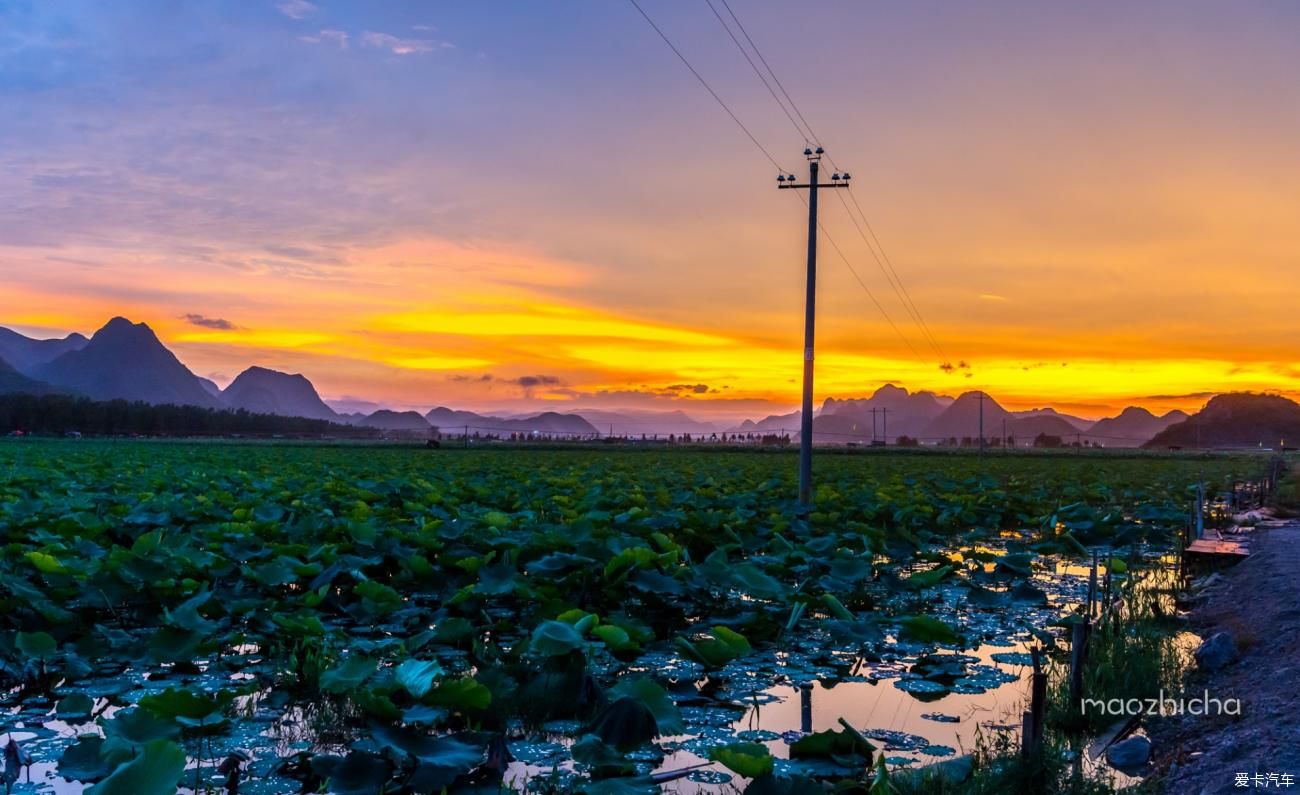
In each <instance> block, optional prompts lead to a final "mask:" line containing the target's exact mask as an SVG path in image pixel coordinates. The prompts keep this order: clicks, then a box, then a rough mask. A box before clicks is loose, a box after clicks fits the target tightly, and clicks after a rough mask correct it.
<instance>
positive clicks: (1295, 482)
mask: <svg viewBox="0 0 1300 795" xmlns="http://www.w3.org/2000/svg"><path fill="white" fill-rule="evenodd" d="M1270 505H1271V506H1272V508H1273V512H1274V513H1275V514H1277V515H1278V516H1280V517H1283V518H1286V519H1294V518H1296V517H1300V476H1297V474H1296V472H1295V470H1291V471H1290V472H1288V473H1287V474H1286V475H1285V476H1284V477H1283V478H1282V479H1281V480H1280V481H1278V484H1277V488H1276V489H1275V490H1274V492H1273V499H1272V500H1271V501H1270Z"/></svg>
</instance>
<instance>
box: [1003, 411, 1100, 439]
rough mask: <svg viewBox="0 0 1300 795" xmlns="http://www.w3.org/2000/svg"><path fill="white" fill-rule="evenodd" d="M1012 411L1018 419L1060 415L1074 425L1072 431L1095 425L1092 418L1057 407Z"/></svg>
mask: <svg viewBox="0 0 1300 795" xmlns="http://www.w3.org/2000/svg"><path fill="white" fill-rule="evenodd" d="M1011 413H1012V414H1013V415H1015V417H1016V418H1017V419H1022V420H1027V419H1033V418H1035V417H1059V418H1061V419H1063V420H1065V421H1066V422H1067V423H1069V424H1070V425H1072V426H1074V430H1073V431H1071V433H1074V432H1077V431H1086V430H1088V429H1090V428H1091V427H1092V426H1093V425H1094V422H1093V421H1092V420H1085V419H1084V418H1083V417H1076V416H1074V415H1072V414H1063V413H1061V412H1059V411H1057V410H1056V409H1054V408H1049V407H1044V408H1041V409H1028V410H1027V411H1013V412H1011Z"/></svg>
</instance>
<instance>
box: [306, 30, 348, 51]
mask: <svg viewBox="0 0 1300 795" xmlns="http://www.w3.org/2000/svg"><path fill="white" fill-rule="evenodd" d="M298 38H299V39H301V40H302V41H305V42H307V43H308V44H333V45H334V46H336V47H338V48H339V49H340V50H346V49H347V48H348V32H347V31H346V30H330V29H326V30H322V31H321V32H320V33H317V34H316V35H314V36H299V37H298Z"/></svg>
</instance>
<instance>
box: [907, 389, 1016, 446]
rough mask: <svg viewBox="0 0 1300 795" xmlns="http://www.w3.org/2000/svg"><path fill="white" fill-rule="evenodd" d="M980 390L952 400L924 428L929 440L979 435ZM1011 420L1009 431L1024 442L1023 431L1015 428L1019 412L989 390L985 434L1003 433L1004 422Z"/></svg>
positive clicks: (986, 398) (1008, 423)
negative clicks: (1007, 407)
mask: <svg viewBox="0 0 1300 795" xmlns="http://www.w3.org/2000/svg"><path fill="white" fill-rule="evenodd" d="M979 396H980V393H979V392H966V393H964V394H962V395H960V396H958V398H957V399H956V400H954V401H953V402H952V405H950V406H948V408H946V409H944V410H943V412H942V413H940V414H939V415H938V416H937V417H935V418H934V419H933V420H931V421H930V422H929V423H928V424H927V425H926V426H925V429H924V430H923V431H922V432H921V434H920V435H921V437H922V438H924V439H927V440H940V439H951V438H956V439H963V438H967V437H969V438H978V437H979V427H980V399H979ZM1004 420H1005V421H1006V423H1007V432H1008V433H1010V434H1012V435H1015V436H1016V439H1017V442H1020V441H1021V439H1020V435H1019V434H1017V433H1016V432H1015V430H1014V427H1013V425H1014V423H1015V420H1016V417H1015V415H1013V414H1012V413H1011V412H1009V411H1007V410H1006V409H1004V408H1002V406H1000V405H998V402H997V401H996V400H994V399H993V398H992V397H991V396H989V395H988V394H985V396H984V438H985V439H992V438H997V437H1000V436H1001V435H1002V422H1003V421H1004Z"/></svg>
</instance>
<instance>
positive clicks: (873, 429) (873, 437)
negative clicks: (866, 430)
mask: <svg viewBox="0 0 1300 795" xmlns="http://www.w3.org/2000/svg"><path fill="white" fill-rule="evenodd" d="M877 411H880V409H872V410H871V443H872V444H875V443H876V412H877Z"/></svg>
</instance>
